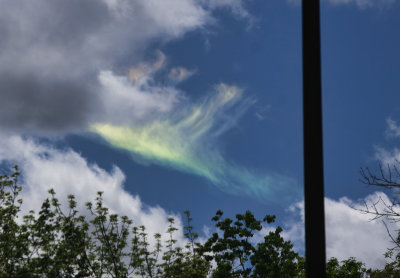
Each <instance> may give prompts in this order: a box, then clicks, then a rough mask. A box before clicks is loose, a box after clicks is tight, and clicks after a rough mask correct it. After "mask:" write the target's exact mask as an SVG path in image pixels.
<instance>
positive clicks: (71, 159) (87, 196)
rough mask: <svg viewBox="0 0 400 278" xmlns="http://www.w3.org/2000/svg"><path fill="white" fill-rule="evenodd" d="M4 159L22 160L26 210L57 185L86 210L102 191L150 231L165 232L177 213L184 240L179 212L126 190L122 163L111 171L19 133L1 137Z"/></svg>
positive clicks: (62, 198) (0, 159)
mask: <svg viewBox="0 0 400 278" xmlns="http://www.w3.org/2000/svg"><path fill="white" fill-rule="evenodd" d="M0 142H1V143H0V162H7V163H13V164H18V165H19V167H20V170H21V172H22V174H23V176H22V181H21V182H22V184H21V185H22V187H23V190H22V198H23V200H24V203H23V207H22V208H23V210H24V212H25V213H26V212H27V211H29V210H30V209H34V210H35V211H36V212H37V211H38V210H39V209H40V206H41V204H42V202H43V201H44V199H45V198H46V197H47V196H49V195H48V193H47V191H48V190H49V189H50V188H53V189H54V190H55V191H56V194H57V195H56V196H57V197H58V199H59V200H60V202H63V203H64V205H65V201H66V199H67V196H68V195H69V194H74V195H75V196H76V198H77V201H78V204H79V205H80V207H79V210H80V211H81V212H82V213H83V211H85V208H84V204H85V203H86V202H87V201H93V200H94V198H95V197H96V194H97V192H98V191H103V192H104V195H103V197H104V205H105V206H107V207H109V208H110V210H111V211H112V212H115V213H118V214H120V215H127V216H129V217H130V218H132V219H133V220H134V224H135V225H144V226H145V227H146V229H147V232H148V234H149V237H148V239H149V241H150V242H153V237H152V235H153V234H154V233H161V234H163V235H165V232H166V231H167V228H168V224H169V223H168V221H167V219H168V217H171V216H172V217H175V219H176V222H175V223H176V226H177V227H178V228H179V231H178V232H177V234H176V237H177V239H178V240H179V242H180V243H184V242H185V240H184V236H183V231H182V229H183V225H182V221H181V219H180V217H179V216H177V215H176V214H171V213H168V212H166V211H165V210H164V209H162V208H161V207H157V206H155V207H151V206H146V205H145V204H143V202H142V201H141V200H140V198H139V196H134V195H131V194H129V193H128V192H127V191H125V190H124V182H125V176H124V174H123V173H122V171H121V170H120V169H119V168H118V167H114V168H113V169H112V171H111V172H107V171H105V170H104V169H102V168H100V167H99V166H97V165H96V164H90V163H88V162H87V161H86V159H84V158H83V157H82V156H81V155H80V154H78V153H77V152H75V151H73V150H71V149H65V150H59V149H56V148H54V147H52V146H50V145H46V144H43V143H38V142H35V141H34V140H32V139H22V138H21V137H19V136H11V137H5V136H2V137H1V140H0Z"/></svg>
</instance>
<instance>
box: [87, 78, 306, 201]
mask: <svg viewBox="0 0 400 278" xmlns="http://www.w3.org/2000/svg"><path fill="white" fill-rule="evenodd" d="M251 103H252V101H251V100H244V99H243V98H242V90H240V89H239V88H237V87H235V86H228V85H225V84H220V85H218V86H217V87H216V91H215V94H214V95H212V96H211V97H209V98H207V99H206V100H205V101H204V102H202V103H201V104H199V105H193V106H190V107H189V108H187V109H186V110H184V111H180V112H179V113H169V114H163V115H161V116H159V117H158V118H156V119H152V120H151V121H149V122H147V123H141V124H129V125H124V126H117V125H113V124H107V123H97V124H94V125H92V126H91V130H92V131H93V132H95V133H97V134H99V135H100V136H102V137H103V138H104V139H105V140H106V141H107V142H109V143H110V144H111V145H112V146H114V147H117V148H120V149H124V150H127V151H129V152H131V153H132V154H133V157H134V158H137V159H140V160H145V161H147V162H149V163H154V164H158V165H163V166H167V167H172V168H174V169H177V170H180V171H184V172H187V173H192V174H195V175H198V176H201V177H204V178H206V179H207V180H209V181H211V182H212V183H213V184H214V185H215V186H217V187H218V188H219V189H221V190H223V191H225V192H229V193H233V194H243V193H245V194H247V195H249V196H252V197H256V198H259V199H273V198H275V197H276V196H277V194H280V193H282V192H283V191H287V192H286V193H284V194H287V196H292V197H295V198H297V197H298V196H299V195H298V193H296V192H293V191H294V190H296V188H297V186H296V183H295V182H294V181H293V180H291V179H290V178H287V177H284V176H279V175H276V174H270V175H266V174H264V175H260V174H256V173H254V172H252V171H250V170H249V169H247V168H245V167H241V166H238V165H235V164H232V163H229V162H228V161H227V160H225V159H224V158H223V156H222V155H221V153H220V152H219V151H218V149H216V147H215V146H216V144H215V143H216V138H217V137H218V135H220V134H221V133H223V132H224V131H225V130H227V129H229V128H230V127H232V125H234V124H235V123H236V119H237V117H239V116H240V115H241V114H242V113H243V112H244V111H245V110H246V109H247V108H248V106H249V105H250V104H251ZM227 110H232V111H233V112H234V113H232V114H234V115H235V117H229V116H228V114H227V113H226V112H227ZM166 115H167V116H166Z"/></svg>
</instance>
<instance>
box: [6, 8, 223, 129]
mask: <svg viewBox="0 0 400 278" xmlns="http://www.w3.org/2000/svg"><path fill="white" fill-rule="evenodd" d="M206 2H207V3H208V2H212V1H206ZM204 3H205V2H204V1H196V0H182V1H175V0H163V1H159V0H136V1H130V0H85V1H82V0H68V1H65V0H32V1H26V0H0V6H1V9H0V97H1V100H0V110H1V111H0V129H2V130H4V129H8V130H24V131H36V132H39V133H40V132H46V133H47V132H60V131H70V130H76V129H80V128H86V127H87V124H88V123H89V122H90V121H91V120H92V119H95V118H97V117H101V116H102V115H104V107H107V109H108V110H107V111H108V115H111V116H112V114H113V113H112V110H113V109H117V110H118V109H119V107H111V110H110V105H109V104H106V103H102V102H104V101H105V100H107V101H109V100H110V99H113V98H117V97H118V96H119V95H118V94H115V96H114V94H113V92H110V94H112V96H111V97H104V93H103V94H101V93H99V92H104V88H102V84H101V82H99V76H100V75H101V73H102V72H105V71H109V70H110V69H112V68H114V67H115V66H116V65H115V61H118V60H121V59H124V58H127V57H129V60H132V61H137V62H140V61H141V60H142V59H141V57H142V55H141V50H142V49H144V47H145V46H146V45H147V44H148V43H149V42H150V41H152V40H154V39H162V40H170V39H173V38H176V37H179V36H182V35H183V34H184V33H185V32H187V31H190V30H193V29H196V28H199V27H202V26H204V25H206V24H207V23H208V22H209V21H210V20H211V15H210V9H211V8H210V7H211V6H210V4H209V3H208V4H207V5H206V4H204ZM226 5H230V4H229V1H228V2H227V4H226ZM143 93H145V92H143ZM160 94H162V92H160ZM157 95H159V94H157ZM124 97H126V96H124ZM154 101H159V98H158V99H155V100H154ZM115 103H118V104H119V105H120V103H121V101H120V102H118V101H115ZM122 103H123V102H122ZM149 107H157V105H153V106H149ZM110 111H111V113H110Z"/></svg>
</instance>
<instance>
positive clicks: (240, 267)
mask: <svg viewBox="0 0 400 278" xmlns="http://www.w3.org/2000/svg"><path fill="white" fill-rule="evenodd" d="M19 176H20V173H19V171H18V167H15V168H14V172H13V173H11V174H10V175H2V176H0V278H2V277H8V278H13V277H21V278H22V277H24V278H25V277H27V278H36V277H40V278H42V277H49V278H50V277H71V278H72V277H93V278H102V277H113V278H125V277H143V278H205V277H214V278H219V277H224V278H236V277H238V278H239V277H240V278H247V277H248V278H255V277H257V278H258V277H267V278H278V277H279V278H285V277H290V278H295V277H304V258H302V257H301V256H299V254H298V253H296V252H295V251H294V250H293V245H292V243H291V242H290V241H286V240H285V239H284V238H283V237H282V235H281V234H282V231H283V230H282V228H281V227H280V226H276V227H273V226H269V227H268V225H271V224H273V223H274V221H275V216H273V215H266V216H265V217H264V219H263V220H258V219H257V218H256V217H255V216H254V215H253V214H252V213H251V212H250V211H246V212H245V213H243V214H237V215H236V216H235V219H230V218H225V217H224V216H223V213H222V211H217V213H216V215H215V216H214V217H213V218H212V220H213V221H214V223H215V232H214V233H213V234H212V236H211V237H210V238H208V239H206V240H205V241H204V243H200V242H199V238H198V235H197V234H196V233H195V232H194V228H193V226H192V224H191V223H192V218H191V215H190V213H189V211H185V212H184V215H185V226H184V235H185V238H186V244H185V245H184V246H181V245H180V244H178V242H177V240H176V238H175V233H176V232H177V230H178V229H177V227H176V226H175V219H173V218H170V219H168V221H169V226H168V229H167V230H166V231H165V236H166V240H164V241H163V240H162V236H161V234H155V235H153V237H154V240H155V244H153V246H151V245H150V243H149V240H148V237H149V235H148V234H147V232H146V228H145V227H144V226H136V225H134V222H133V220H132V219H130V218H129V217H128V216H119V215H117V214H110V213H109V209H108V208H107V207H106V206H104V204H103V194H102V193H101V192H98V194H97V197H96V198H95V200H94V202H93V203H92V202H89V203H87V204H86V208H87V212H86V217H85V216H83V215H80V213H79V211H78V210H77V202H76V200H75V197H74V196H73V195H69V196H68V206H67V208H64V209H63V208H62V207H61V205H60V202H59V201H58V199H57V198H56V193H55V192H54V190H49V196H48V197H47V198H46V199H45V200H44V201H43V203H42V206H41V208H40V210H39V212H38V213H35V212H34V211H30V212H29V213H28V214H27V215H25V216H22V217H21V215H20V214H21V204H22V199H21V198H19V193H20V192H21V190H22V188H21V187H20V186H19V185H18V177H19ZM263 229H268V230H269V232H268V233H267V234H266V235H264V236H260V235H261V234H260V233H261V231H262V230H263ZM256 234H257V237H255V235H256ZM394 240H397V242H400V240H399V239H398V238H396V239H394ZM386 256H387V257H390V258H392V259H393V261H392V262H391V263H389V264H387V265H386V266H385V268H384V269H382V270H371V269H369V270H366V269H365V267H364V264H363V263H362V262H359V261H356V260H355V259H354V258H349V259H348V260H344V261H342V262H340V263H339V261H338V260H337V259H335V258H331V259H330V260H329V261H328V264H327V272H328V277H329V278H339V277H340V278H359V277H370V278H381V277H400V255H399V254H398V252H397V250H396V249H393V250H389V252H388V253H387V254H386Z"/></svg>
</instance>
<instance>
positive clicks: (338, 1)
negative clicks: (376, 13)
mask: <svg viewBox="0 0 400 278" xmlns="http://www.w3.org/2000/svg"><path fill="white" fill-rule="evenodd" d="M396 1H397V0H324V1H323V2H328V3H329V4H331V5H333V6H340V5H354V6H356V7H358V8H359V9H366V8H385V7H389V6H390V5H392V4H394V3H396ZM287 2H289V3H290V4H294V5H301V0H287Z"/></svg>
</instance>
